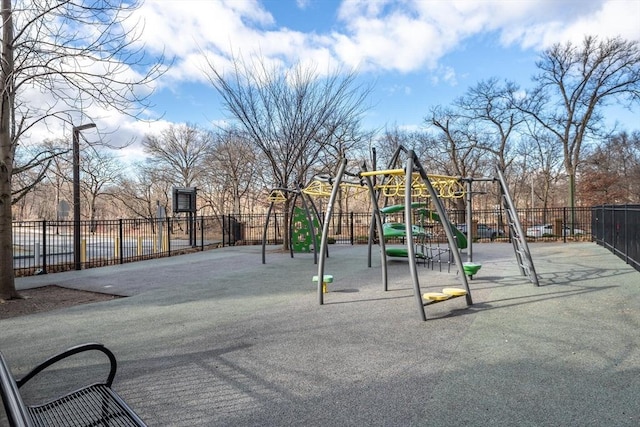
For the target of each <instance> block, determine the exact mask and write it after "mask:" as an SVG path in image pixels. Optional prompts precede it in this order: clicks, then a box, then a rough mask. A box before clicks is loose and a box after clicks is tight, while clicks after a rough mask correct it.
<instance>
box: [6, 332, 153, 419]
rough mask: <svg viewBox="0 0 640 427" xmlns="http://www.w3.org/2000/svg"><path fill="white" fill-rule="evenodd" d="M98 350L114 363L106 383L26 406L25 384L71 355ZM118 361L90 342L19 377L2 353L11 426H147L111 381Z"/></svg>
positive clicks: (95, 384)
mask: <svg viewBox="0 0 640 427" xmlns="http://www.w3.org/2000/svg"><path fill="white" fill-rule="evenodd" d="M92 350H97V351H100V352H102V353H104V354H105V355H106V356H107V357H108V358H109V363H110V365H111V367H110V370H109V375H108V377H107V379H106V381H105V382H99V383H94V384H91V385H88V386H86V387H82V388H80V389H79V390H76V391H74V392H72V393H69V394H66V395H64V396H62V397H60V398H57V399H55V400H52V401H50V402H47V403H44V404H39V405H33V406H30V405H26V404H25V403H24V402H23V400H22V396H21V394H20V387H22V386H23V385H25V384H26V383H27V381H29V380H31V379H32V378H33V377H35V376H36V375H37V374H38V373H40V372H42V371H43V370H44V369H46V368H47V367H49V366H51V365H53V364H54V363H56V362H59V361H61V360H63V359H65V358H67V357H69V356H72V355H75V354H78V353H82V352H85V351H92ZM116 369H117V363H116V358H115V356H114V354H113V353H112V352H111V351H110V350H109V349H107V348H106V347H105V346H103V345H102V344H97V343H89V344H82V345H78V346H76V347H72V348H70V349H68V350H66V351H63V352H62V353H60V354H57V355H55V356H53V357H51V358H49V359H47V360H45V361H44V362H42V363H41V364H39V365H38V366H36V367H35V368H33V369H32V370H31V371H30V372H29V373H28V374H27V375H25V376H24V377H22V378H21V379H19V380H16V379H15V378H14V377H13V375H12V373H11V370H10V369H9V366H8V365H7V362H6V360H5V358H4V356H3V355H2V353H1V352H0V391H1V392H2V402H3V403H4V408H5V412H6V415H7V419H8V421H9V425H10V426H11V427H31V426H61V427H67V426H146V424H145V423H144V422H143V421H142V420H141V419H140V418H139V417H138V416H137V415H136V413H135V412H133V410H132V409H131V408H130V407H129V406H128V405H127V404H126V403H125V402H124V400H122V398H121V397H120V396H118V395H117V394H116V392H115V391H113V390H112V389H111V384H112V383H113V379H114V378H115V376H116Z"/></svg>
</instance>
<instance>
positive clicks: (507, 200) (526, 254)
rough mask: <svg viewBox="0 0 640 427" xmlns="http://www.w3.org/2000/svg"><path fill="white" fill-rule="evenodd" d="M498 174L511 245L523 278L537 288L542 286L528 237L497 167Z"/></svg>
mask: <svg viewBox="0 0 640 427" xmlns="http://www.w3.org/2000/svg"><path fill="white" fill-rule="evenodd" d="M496 172H497V175H498V181H500V194H501V198H502V204H503V206H504V208H505V210H506V211H507V217H508V223H509V230H510V232H511V233H510V236H511V243H513V250H514V252H515V253H516V259H517V261H518V267H520V273H521V274H522V275H523V276H527V278H529V280H530V281H531V283H533V284H534V285H535V286H540V284H539V283H538V276H537V275H536V269H535V267H534V266H533V260H532V259H531V252H530V251H529V245H527V240H526V236H525V234H524V232H523V229H522V224H521V223H520V219H519V218H518V212H517V211H516V207H515V205H514V204H513V199H512V198H511V194H510V193H509V187H507V183H506V180H505V179H504V174H503V173H502V171H501V170H500V168H499V167H496Z"/></svg>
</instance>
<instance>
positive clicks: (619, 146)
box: [578, 132, 640, 206]
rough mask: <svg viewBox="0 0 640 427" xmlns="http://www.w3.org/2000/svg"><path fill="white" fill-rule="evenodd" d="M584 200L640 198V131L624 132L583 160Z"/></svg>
mask: <svg viewBox="0 0 640 427" xmlns="http://www.w3.org/2000/svg"><path fill="white" fill-rule="evenodd" d="M580 175H581V177H582V180H581V182H580V185H579V186H578V188H579V189H580V200H581V201H582V204H583V205H585V206H593V205H597V204H602V203H616V204H621V203H638V202H640V133H639V132H635V133H633V134H631V135H629V134H628V133H626V132H621V133H619V134H616V135H614V136H612V137H611V138H608V139H607V140H606V141H604V143H603V144H601V145H599V146H597V147H595V149H594V150H592V151H591V152H590V153H588V154H587V155H586V157H585V159H584V161H583V168H582V170H581V173H580Z"/></svg>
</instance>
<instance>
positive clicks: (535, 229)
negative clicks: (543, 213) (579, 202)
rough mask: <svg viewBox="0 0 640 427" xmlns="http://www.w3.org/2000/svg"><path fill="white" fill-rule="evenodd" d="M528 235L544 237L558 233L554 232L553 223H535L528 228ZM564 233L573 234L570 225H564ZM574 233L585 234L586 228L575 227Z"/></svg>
mask: <svg viewBox="0 0 640 427" xmlns="http://www.w3.org/2000/svg"><path fill="white" fill-rule="evenodd" d="M525 234H526V235H527V237H544V236H554V235H556V234H555V233H554V232H553V225H551V224H543V225H534V226H532V227H529V228H527V231H526V233H525ZM562 234H563V236H565V237H566V236H569V235H570V234H571V230H570V228H569V227H567V226H564V227H562ZM573 234H574V235H576V234H585V231H584V230H581V229H579V228H574V229H573Z"/></svg>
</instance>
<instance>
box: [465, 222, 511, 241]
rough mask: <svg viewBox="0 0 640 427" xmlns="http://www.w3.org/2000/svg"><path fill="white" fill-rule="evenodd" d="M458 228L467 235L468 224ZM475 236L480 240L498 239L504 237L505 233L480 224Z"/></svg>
mask: <svg viewBox="0 0 640 427" xmlns="http://www.w3.org/2000/svg"><path fill="white" fill-rule="evenodd" d="M456 228H457V229H458V230H460V231H461V232H463V233H464V234H467V224H458V225H456ZM475 236H476V237H477V238H479V239H491V240H493V239H495V238H496V237H504V236H505V233H504V231H502V230H498V229H494V228H491V227H489V226H488V225H487V224H481V223H480V224H478V230H477V233H476V234H475Z"/></svg>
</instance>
